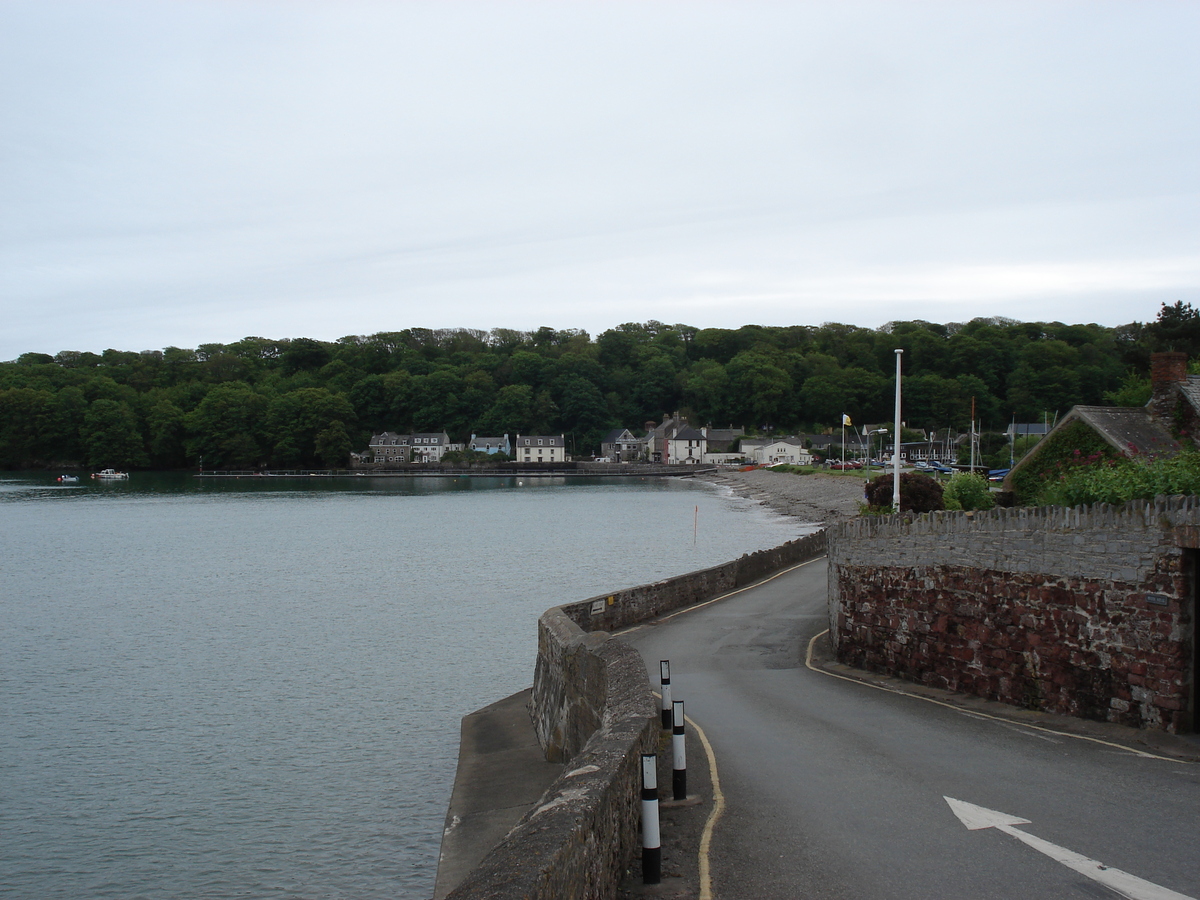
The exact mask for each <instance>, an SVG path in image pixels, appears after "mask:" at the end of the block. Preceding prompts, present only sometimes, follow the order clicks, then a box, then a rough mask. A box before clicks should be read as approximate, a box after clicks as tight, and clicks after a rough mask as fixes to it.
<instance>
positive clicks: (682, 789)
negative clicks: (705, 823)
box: [671, 700, 687, 800]
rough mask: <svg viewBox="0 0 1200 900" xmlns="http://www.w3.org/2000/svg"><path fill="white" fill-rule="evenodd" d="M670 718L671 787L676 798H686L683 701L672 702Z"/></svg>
mask: <svg viewBox="0 0 1200 900" xmlns="http://www.w3.org/2000/svg"><path fill="white" fill-rule="evenodd" d="M671 718H672V720H673V721H674V727H673V728H672V729H671V757H672V760H673V771H672V772H671V787H672V788H673V789H674V794H675V799H676V800H686V799H687V748H686V747H685V746H684V743H683V701H682V700H676V701H675V702H674V703H673V704H672V708H671Z"/></svg>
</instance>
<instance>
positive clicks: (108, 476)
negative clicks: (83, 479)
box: [92, 469, 129, 481]
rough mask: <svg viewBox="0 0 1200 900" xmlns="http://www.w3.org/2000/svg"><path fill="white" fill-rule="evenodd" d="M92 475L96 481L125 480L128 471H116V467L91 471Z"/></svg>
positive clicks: (127, 477)
mask: <svg viewBox="0 0 1200 900" xmlns="http://www.w3.org/2000/svg"><path fill="white" fill-rule="evenodd" d="M92 477H93V478H95V479H97V480H98V481H126V480H128V479H129V473H128V472H118V471H117V470H116V469H101V470H100V471H99V472H93V473H92Z"/></svg>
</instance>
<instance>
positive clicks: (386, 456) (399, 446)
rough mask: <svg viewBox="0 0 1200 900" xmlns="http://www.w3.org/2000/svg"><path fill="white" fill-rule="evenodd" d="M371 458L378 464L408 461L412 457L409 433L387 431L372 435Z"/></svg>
mask: <svg viewBox="0 0 1200 900" xmlns="http://www.w3.org/2000/svg"><path fill="white" fill-rule="evenodd" d="M369 446H370V448H371V449H370V452H371V458H372V459H374V460H375V462H376V464H378V465H393V464H402V463H407V462H408V461H409V460H410V459H411V455H410V451H411V445H410V444H409V435H407V434H396V433H395V432H392V431H385V432H383V434H373V435H371V443H370V445H369Z"/></svg>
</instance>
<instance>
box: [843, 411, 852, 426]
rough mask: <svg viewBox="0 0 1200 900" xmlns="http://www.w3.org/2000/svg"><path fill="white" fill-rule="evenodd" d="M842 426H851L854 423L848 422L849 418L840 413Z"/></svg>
mask: <svg viewBox="0 0 1200 900" xmlns="http://www.w3.org/2000/svg"><path fill="white" fill-rule="evenodd" d="M842 424H843V425H853V424H854V423H853V422H851V421H850V417H849V416H848V415H846V414H845V413H842Z"/></svg>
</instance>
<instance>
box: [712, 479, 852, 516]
mask: <svg viewBox="0 0 1200 900" xmlns="http://www.w3.org/2000/svg"><path fill="white" fill-rule="evenodd" d="M702 477H704V478H705V480H708V481H711V482H713V483H715V484H721V485H725V486H726V487H729V488H731V489H732V490H733V491H734V492H735V493H737V494H738V495H740V496H743V497H749V498H751V499H753V500H758V501H760V502H762V503H764V504H766V505H767V506H769V507H771V509H774V510H776V511H777V512H780V513H783V514H784V515H787V516H794V517H795V518H797V519H800V520H801V521H804V522H812V523H816V524H821V525H826V524H829V523H832V522H836V521H838V520H841V519H848V518H851V517H853V516H857V515H858V511H859V504H860V503H862V502H863V487H864V485H865V482H866V479H865V478H864V477H863V476H862V475H858V476H857V477H855V476H853V475H833V474H825V473H821V472H816V473H813V474H811V475H795V474H793V473H791V472H772V471H771V470H770V469H751V470H749V471H746V472H742V471H739V470H736V469H730V470H726V471H722V472H717V473H713V474H710V475H704V476H702Z"/></svg>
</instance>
